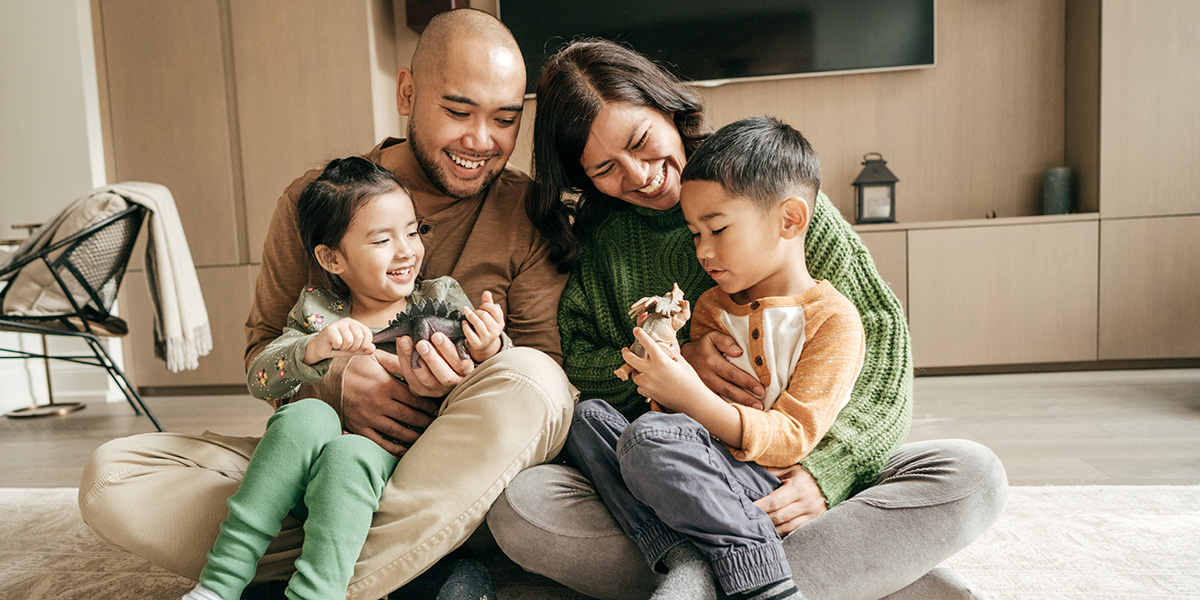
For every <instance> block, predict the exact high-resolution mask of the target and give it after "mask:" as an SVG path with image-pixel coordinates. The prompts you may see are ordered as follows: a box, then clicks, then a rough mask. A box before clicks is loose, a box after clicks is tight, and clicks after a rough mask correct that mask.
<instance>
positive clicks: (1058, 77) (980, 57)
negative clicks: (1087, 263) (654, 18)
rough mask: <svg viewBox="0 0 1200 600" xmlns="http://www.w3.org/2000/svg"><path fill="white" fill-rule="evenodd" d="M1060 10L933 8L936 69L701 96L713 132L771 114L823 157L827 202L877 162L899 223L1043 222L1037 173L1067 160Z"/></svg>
mask: <svg viewBox="0 0 1200 600" xmlns="http://www.w3.org/2000/svg"><path fill="white" fill-rule="evenodd" d="M1064 19H1065V0H1054V1H1045V0H1013V1H1006V2H959V1H943V2H938V3H937V66H935V67H933V68H931V69H918V70H911V71H894V72H885V73H866V74H858V75H839V76H825V77H805V78H799V79H786V80H776V81H765V82H748V83H735V84H729V85H725V86H722V87H717V88H711V89H706V90H704V91H703V94H704V96H705V100H706V107H707V110H708V116H709V122H710V123H711V124H712V125H713V127H719V126H721V125H724V124H727V123H729V122H732V121H735V120H737V119H740V118H743V117H747V116H751V115H757V114H770V115H774V116H777V117H779V118H781V119H783V120H784V121H787V122H788V123H790V124H792V125H793V126H795V127H796V128H798V129H800V130H801V131H802V132H804V134H805V135H806V136H807V137H808V138H809V139H810V140H811V141H812V143H813V145H814V147H815V148H816V150H817V153H818V155H820V157H821V165H822V169H823V172H824V185H823V188H824V190H825V193H826V194H828V195H829V198H830V199H831V200H832V201H833V202H834V204H835V205H837V207H838V208H839V209H840V210H841V211H842V214H844V215H848V216H853V214H854V211H853V206H852V203H851V193H850V192H851V188H850V183H851V182H852V181H853V180H854V178H855V177H857V176H858V173H859V171H860V170H861V169H862V166H861V164H860V163H861V162H862V155H863V154H866V153H867V152H880V153H882V154H883V156H884V158H886V159H887V161H888V166H889V168H891V169H892V171H894V172H895V173H896V176H897V177H899V178H900V183H898V184H897V186H896V199H897V208H896V213H897V217H898V219H899V220H901V221H904V222H909V221H933V220H954V219H968V218H979V217H982V216H984V215H985V214H986V213H988V212H990V211H995V212H996V214H997V215H999V216H1016V215H1032V214H1040V213H1041V196H1042V193H1041V185H1042V172H1043V171H1044V170H1045V169H1046V168H1047V167H1052V166H1059V165H1060V164H1061V163H1062V162H1063V160H1064V158H1063V153H1064V150H1063V148H1064V146H1063V144H1064V141H1063V140H1064V95H1063V85H1064V77H1065V75H1064V62H1065V46H1066V42H1065V35H1066V33H1065V31H1066V24H1065V22H1064Z"/></svg>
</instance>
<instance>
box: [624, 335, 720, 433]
mask: <svg viewBox="0 0 1200 600" xmlns="http://www.w3.org/2000/svg"><path fill="white" fill-rule="evenodd" d="M633 337H635V338H637V341H639V342H641V343H642V347H643V348H645V349H646V357H645V358H642V357H639V356H638V355H636V354H634V353H633V351H632V350H630V349H629V348H624V349H622V350H621V355H622V356H623V357H624V358H625V363H626V364H628V365H629V366H630V367H633V370H634V371H636V373H634V374H633V377H632V379H633V382H634V383H636V384H637V386H638V388H637V391H638V393H639V394H641V395H642V396H645V397H646V398H650V399H652V400H654V401H655V402H657V403H659V404H661V405H662V406H663V407H665V408H669V409H671V410H673V411H676V412H687V410H686V409H687V405H688V403H689V402H690V401H691V400H693V399H696V398H699V397H701V396H703V395H706V393H707V395H711V392H709V391H708V388H706V387H704V382H703V381H701V380H700V376H699V375H697V374H696V371H695V369H693V368H692V366H691V365H689V364H688V362H687V361H686V360H684V359H683V357H682V356H680V355H679V352H678V351H677V350H675V349H671V350H668V349H667V348H664V347H663V346H662V345H660V344H659V343H658V342H656V341H654V340H653V339H651V337H650V334H648V333H646V331H645V330H644V329H642V328H641V327H635V328H634V329H633Z"/></svg>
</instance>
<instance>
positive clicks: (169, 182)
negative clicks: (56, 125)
mask: <svg viewBox="0 0 1200 600" xmlns="http://www.w3.org/2000/svg"><path fill="white" fill-rule="evenodd" d="M96 18H97V19H98V20H99V21H100V27H99V28H97V45H98V46H99V48H98V51H97V56H98V57H101V60H103V61H104V63H105V64H104V68H103V69H101V70H100V71H101V72H103V73H107V77H106V80H104V81H101V82H100V88H101V93H102V94H103V95H105V96H106V97H107V99H108V107H109V110H108V114H106V115H104V117H105V118H106V119H107V121H108V125H109V127H108V130H109V134H110V135H111V142H112V143H111V146H110V147H111V148H112V155H111V156H109V157H108V160H109V161H110V162H111V163H112V164H111V169H110V170H111V172H112V176H113V177H115V179H114V180H113V183H115V182H119V181H132V180H136V181H152V182H155V183H161V184H163V185H165V186H167V188H168V189H170V190H171V193H172V195H174V196H175V203H176V205H177V206H178V208H179V216H180V220H181V221H182V222H183V229H184V233H185V234H186V235H187V237H188V240H189V241H191V249H192V259H193V261H195V263H196V265H198V266H207V265H230V264H237V263H238V262H240V260H241V257H242V256H243V252H242V246H243V244H244V243H243V242H242V241H241V239H240V236H239V235H238V223H239V221H240V219H241V216H240V213H239V207H238V201H237V198H236V192H237V191H239V190H235V187H236V185H235V175H234V172H235V168H234V167H235V165H234V163H233V150H234V148H233V145H232V140H231V137H230V123H231V114H230V106H229V103H228V97H229V89H228V87H227V86H228V80H227V78H226V73H225V62H224V59H223V57H224V56H225V53H224V41H223V38H222V26H221V21H222V15H221V9H220V3H219V2H218V1H217V0H192V1H189V2H158V1H156V0H102V1H101V2H100V3H99V10H98V11H97V12H96ZM200 240H203V243H196V242H197V241H200ZM141 261H142V253H141V252H140V251H138V252H135V253H134V259H133V263H132V264H131V266H132V268H135V269H137V268H141V265H142V263H141ZM139 326H140V324H139Z"/></svg>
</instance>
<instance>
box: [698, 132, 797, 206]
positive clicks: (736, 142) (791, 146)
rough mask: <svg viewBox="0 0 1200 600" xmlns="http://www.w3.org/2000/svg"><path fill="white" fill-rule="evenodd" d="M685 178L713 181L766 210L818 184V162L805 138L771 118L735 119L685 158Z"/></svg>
mask: <svg viewBox="0 0 1200 600" xmlns="http://www.w3.org/2000/svg"><path fill="white" fill-rule="evenodd" d="M680 179H681V180H683V181H715V182H717V183H719V184H721V187H723V188H725V191H727V192H729V193H730V194H733V195H735V196H741V197H743V198H748V199H750V200H752V201H754V202H755V203H756V204H757V205H758V206H759V207H761V208H764V209H767V208H770V207H772V206H775V205H776V204H777V203H779V202H780V201H781V200H784V199H785V198H789V197H791V196H796V195H801V196H803V197H804V198H805V199H807V200H809V201H812V200H813V199H815V198H816V194H817V190H819V189H820V188H821V161H820V160H819V159H817V153H816V152H815V151H814V150H813V147H812V145H811V144H809V143H808V140H806V139H804V136H803V135H801V134H800V132H799V131H796V130H795V129H794V128H792V126H790V125H788V124H787V123H784V122H783V121H780V120H779V119H776V118H774V117H749V118H746V119H742V120H741V121H735V122H733V123H730V124H728V125H726V126H724V127H722V128H720V129H718V130H717V132H716V133H714V134H712V135H711V136H709V138H708V139H707V140H705V141H704V143H703V144H700V147H699V148H697V149H696V151H695V152H694V153H692V156H691V157H690V158H689V159H688V162H687V166H685V167H684V168H683V174H682V175H681V177H680Z"/></svg>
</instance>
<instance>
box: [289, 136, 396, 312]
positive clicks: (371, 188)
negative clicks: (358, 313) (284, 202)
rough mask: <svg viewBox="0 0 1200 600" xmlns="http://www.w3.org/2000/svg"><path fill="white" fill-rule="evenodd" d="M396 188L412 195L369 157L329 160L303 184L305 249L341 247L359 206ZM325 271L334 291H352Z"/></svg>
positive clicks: (299, 215)
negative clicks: (317, 174) (323, 167)
mask: <svg viewBox="0 0 1200 600" xmlns="http://www.w3.org/2000/svg"><path fill="white" fill-rule="evenodd" d="M396 190H401V191H403V192H404V193H405V194H406V195H408V196H409V197H410V198H411V197H412V195H411V194H409V193H408V188H406V187H405V186H404V184H403V183H400V180H398V179H396V176H395V175H393V174H392V172H391V171H389V170H387V169H385V168H383V167H381V166H379V165H377V164H375V163H374V162H371V161H370V160H368V159H366V158H363V157H361V156H351V157H349V158H335V159H333V160H331V161H329V164H327V165H325V170H324V171H322V172H321V175H320V176H319V177H317V178H316V179H314V180H313V181H312V182H311V183H309V184H308V185H307V186H305V187H304V191H303V192H301V193H300V200H299V201H298V202H297V204H296V220H297V221H298V222H299V225H300V242H301V243H303V244H304V250H305V251H307V252H308V254H309V255H310V256H312V255H314V254H315V253H316V251H317V246H320V245H322V244H324V245H326V246H329V247H330V248H338V247H340V246H341V243H342V238H343V237H344V236H345V235H346V230H347V229H350V223H351V222H352V221H354V215H356V214H358V210H359V209H360V208H362V207H363V206H364V205H366V204H367V203H368V202H370V201H371V200H374V199H375V197H377V196H380V195H382V194H387V193H389V192H394V191H396ZM326 275H328V277H329V280H330V284H331V285H332V287H333V288H334V291H336V292H338V293H341V294H346V293H348V292H349V290H347V289H346V285H345V284H344V283H343V282H342V281H341V279H340V278H339V277H337V276H336V275H334V274H332V273H326Z"/></svg>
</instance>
